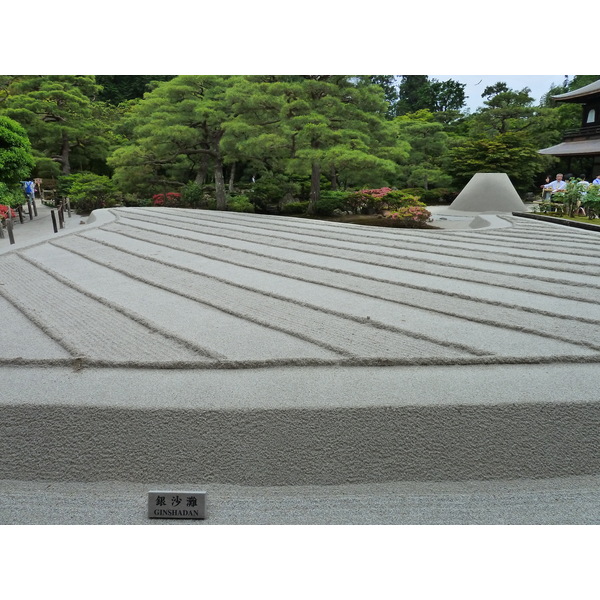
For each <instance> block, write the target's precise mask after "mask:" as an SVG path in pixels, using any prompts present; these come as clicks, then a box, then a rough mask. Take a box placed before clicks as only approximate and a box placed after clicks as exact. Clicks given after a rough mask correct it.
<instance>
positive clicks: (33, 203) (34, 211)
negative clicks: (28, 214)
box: [31, 196, 37, 217]
mask: <svg viewBox="0 0 600 600" xmlns="http://www.w3.org/2000/svg"><path fill="white" fill-rule="evenodd" d="M31 205H32V206H33V214H34V215H35V216H36V217H37V206H36V205H35V196H34V197H33V198H32V199H31Z"/></svg>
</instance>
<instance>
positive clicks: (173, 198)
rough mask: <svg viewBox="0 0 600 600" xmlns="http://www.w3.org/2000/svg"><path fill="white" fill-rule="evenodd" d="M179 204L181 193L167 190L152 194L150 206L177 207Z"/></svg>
mask: <svg viewBox="0 0 600 600" xmlns="http://www.w3.org/2000/svg"><path fill="white" fill-rule="evenodd" d="M180 205H181V194H178V193H177V192H167V194H166V198H165V194H154V196H152V206H170V207H175V208H176V207H178V206H180Z"/></svg>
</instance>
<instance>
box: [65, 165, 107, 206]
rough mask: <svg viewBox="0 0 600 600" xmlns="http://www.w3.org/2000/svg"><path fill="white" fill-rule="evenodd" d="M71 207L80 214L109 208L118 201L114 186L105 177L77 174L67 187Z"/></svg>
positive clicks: (71, 178) (92, 174)
mask: <svg viewBox="0 0 600 600" xmlns="http://www.w3.org/2000/svg"><path fill="white" fill-rule="evenodd" d="M66 187H67V188H68V195H69V198H70V200H71V205H72V206H73V207H74V208H76V209H77V210H78V211H79V212H84V213H87V212H91V211H93V210H96V209H97V208H109V207H111V206H114V205H115V204H116V201H117V192H116V190H115V187H114V184H113V182H112V181H111V179H110V178H109V177H106V176H105V175H95V174H94V173H77V174H75V175H72V176H71V177H70V179H69V181H68V184H67V186H66Z"/></svg>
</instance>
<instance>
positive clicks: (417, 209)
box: [386, 202, 431, 227]
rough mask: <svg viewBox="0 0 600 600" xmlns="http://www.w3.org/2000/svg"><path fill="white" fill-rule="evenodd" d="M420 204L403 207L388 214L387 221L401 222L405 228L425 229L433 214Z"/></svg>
mask: <svg viewBox="0 0 600 600" xmlns="http://www.w3.org/2000/svg"><path fill="white" fill-rule="evenodd" d="M419 204H420V206H403V207H401V208H399V209H398V210H396V211H394V212H391V213H390V214H388V215H387V216H386V219H391V220H397V221H400V222H401V223H402V226H403V227H423V226H424V225H425V224H426V223H427V222H428V221H430V220H431V213H430V212H429V211H428V210H427V209H426V208H425V205H424V204H423V203H422V202H419Z"/></svg>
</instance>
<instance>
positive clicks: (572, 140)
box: [539, 79, 600, 177]
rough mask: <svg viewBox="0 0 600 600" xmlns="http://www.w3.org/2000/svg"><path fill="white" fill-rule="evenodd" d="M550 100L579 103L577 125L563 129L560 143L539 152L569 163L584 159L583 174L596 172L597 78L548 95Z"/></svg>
mask: <svg viewBox="0 0 600 600" xmlns="http://www.w3.org/2000/svg"><path fill="white" fill-rule="evenodd" d="M552 99H553V100H556V101H557V102H571V103H574V104H582V105H583V114H582V119H581V127H579V128H578V129H570V130H568V131H565V132H564V134H563V141H562V142H561V143H560V144H557V145H556V146H550V148H544V149H543V150H540V151H539V153H540V154H549V155H551V156H558V157H561V158H565V159H567V160H568V164H569V165H570V164H571V159H575V158H577V159H587V160H586V161H585V162H586V163H588V164H589V167H588V169H586V171H587V175H588V176H591V177H595V176H596V175H600V79H599V80H598V81H594V83H590V84H589V85H586V86H584V87H582V88H579V89H578V90H574V91H572V92H567V93H565V94H558V95H557V96H552ZM589 169H591V171H590V170H589Z"/></svg>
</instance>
